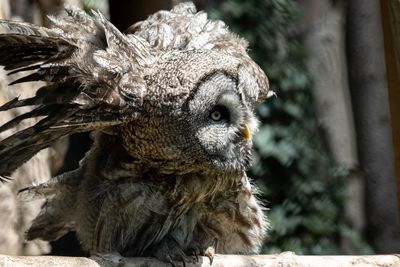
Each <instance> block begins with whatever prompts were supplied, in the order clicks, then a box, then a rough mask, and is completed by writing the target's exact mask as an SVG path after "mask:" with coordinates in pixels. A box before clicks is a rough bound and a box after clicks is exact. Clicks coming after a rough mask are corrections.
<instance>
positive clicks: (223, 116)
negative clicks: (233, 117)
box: [210, 105, 230, 122]
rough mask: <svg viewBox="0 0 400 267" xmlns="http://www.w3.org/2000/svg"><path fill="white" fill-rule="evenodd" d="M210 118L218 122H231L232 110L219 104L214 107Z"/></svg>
mask: <svg viewBox="0 0 400 267" xmlns="http://www.w3.org/2000/svg"><path fill="white" fill-rule="evenodd" d="M210 118H211V119H212V120H213V121H216V122H219V121H225V122H229V120H230V112H229V110H228V108H227V107H225V106H223V105H217V106H215V107H214V108H213V109H212V111H211V113H210Z"/></svg>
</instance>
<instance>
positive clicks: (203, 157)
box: [124, 50, 268, 173]
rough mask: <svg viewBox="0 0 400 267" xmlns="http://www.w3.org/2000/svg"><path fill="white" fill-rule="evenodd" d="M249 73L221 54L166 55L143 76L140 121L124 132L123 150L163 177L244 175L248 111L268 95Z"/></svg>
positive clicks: (250, 129)
mask: <svg viewBox="0 0 400 267" xmlns="http://www.w3.org/2000/svg"><path fill="white" fill-rule="evenodd" d="M254 70H258V69H257V66H256V65H255V63H254V62H252V61H250V60H249V59H248V58H245V59H241V58H238V57H235V56H232V55H229V54H226V53H223V52H221V51H212V50H188V51H180V52H175V53H169V54H166V55H165V56H163V57H162V58H160V60H159V61H157V62H156V64H154V68H153V69H152V70H151V71H149V72H148V73H147V75H146V76H145V80H146V84H147V95H146V97H145V98H144V102H143V107H144V111H143V117H141V118H140V119H138V120H137V121H134V122H132V123H131V124H129V127H127V131H125V132H126V134H125V136H126V138H125V142H124V144H125V147H126V148H127V150H128V151H129V152H130V154H131V155H132V156H134V158H135V159H139V160H142V161H144V162H146V164H147V165H149V166H153V167H154V168H158V169H159V170H161V171H166V172H169V171H170V172H174V173H176V172H191V171H242V170H244V169H246V168H247V167H248V166H249V163H250V160H251V149H252V137H253V135H254V133H255V132H256V131H257V126H258V122H257V119H256V118H255V116H254V107H255V104H256V103H257V102H259V101H261V100H262V99H263V97H264V95H266V92H265V91H266V90H267V89H268V87H267V86H266V87H264V88H262V87H261V86H262V85H265V84H267V83H266V76H265V74H263V73H262V72H257V71H254ZM260 75H261V76H260ZM260 78H261V79H263V80H262V81H260V80H259V79H260Z"/></svg>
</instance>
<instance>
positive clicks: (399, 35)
mask: <svg viewBox="0 0 400 267" xmlns="http://www.w3.org/2000/svg"><path fill="white" fill-rule="evenodd" d="M381 14H382V16H381V17H382V25H383V34H384V42H385V58H386V72H387V79H388V87H389V102H390V113H391V122H392V134H393V143H394V152H395V164H396V177H397V207H398V209H399V211H400V72H399V70H400V1H399V0H381Z"/></svg>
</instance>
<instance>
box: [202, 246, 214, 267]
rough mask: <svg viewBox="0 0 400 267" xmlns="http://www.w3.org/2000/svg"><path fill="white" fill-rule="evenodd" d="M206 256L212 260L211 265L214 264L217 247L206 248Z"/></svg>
mask: <svg viewBox="0 0 400 267" xmlns="http://www.w3.org/2000/svg"><path fill="white" fill-rule="evenodd" d="M204 256H206V257H207V258H208V259H209V260H210V265H212V264H213V261H214V256H215V248H214V247H208V248H207V249H206V251H205V252H204Z"/></svg>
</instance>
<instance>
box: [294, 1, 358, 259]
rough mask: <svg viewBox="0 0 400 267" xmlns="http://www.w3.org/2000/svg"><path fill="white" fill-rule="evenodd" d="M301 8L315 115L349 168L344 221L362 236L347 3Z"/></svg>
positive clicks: (305, 3)
mask: <svg viewBox="0 0 400 267" xmlns="http://www.w3.org/2000/svg"><path fill="white" fill-rule="evenodd" d="M300 6H301V8H302V14H303V16H302V19H301V22H302V23H300V25H301V27H302V31H303V32H304V36H305V37H304V47H305V49H306V52H307V67H308V69H309V70H310V72H311V75H312V78H313V90H312V93H313V97H314V103H315V107H316V115H317V118H318V120H319V123H320V125H321V126H322V128H323V130H324V132H325V133H326V138H327V142H328V144H329V148H330V151H331V153H332V156H333V159H334V160H335V164H336V165H338V166H340V167H344V168H346V169H348V170H350V171H351V172H350V175H348V176H347V177H346V178H347V181H346V205H345V210H346V219H347V221H348V222H349V224H350V226H351V227H352V228H353V229H354V230H355V231H356V232H357V233H359V234H360V235H361V233H362V232H363V230H364V227H365V211H364V183H363V180H362V178H363V177H362V175H360V174H359V172H357V171H356V170H355V169H356V167H357V165H358V158H357V143H356V137H355V129H354V121H353V110H352V106H351V98H350V92H349V86H348V77H347V62H346V48H345V21H346V9H345V7H346V5H345V2H344V1H335V2H333V1H331V0H302V1H300ZM343 246H344V248H345V250H346V251H347V252H348V253H350V254H351V253H355V252H357V251H358V248H356V247H353V244H351V242H349V240H346V239H345V240H343Z"/></svg>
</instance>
